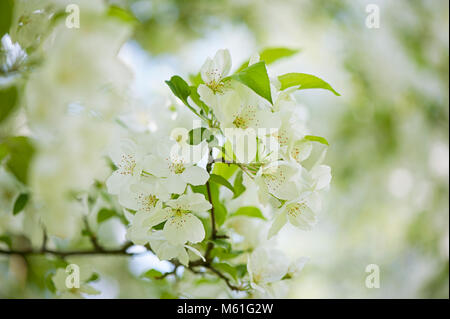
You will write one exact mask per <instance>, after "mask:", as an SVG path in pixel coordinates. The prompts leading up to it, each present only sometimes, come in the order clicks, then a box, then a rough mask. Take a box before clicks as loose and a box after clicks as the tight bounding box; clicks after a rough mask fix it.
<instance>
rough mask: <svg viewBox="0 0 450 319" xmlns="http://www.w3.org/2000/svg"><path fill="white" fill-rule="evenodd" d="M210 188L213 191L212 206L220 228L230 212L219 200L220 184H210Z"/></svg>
mask: <svg viewBox="0 0 450 319" xmlns="http://www.w3.org/2000/svg"><path fill="white" fill-rule="evenodd" d="M209 187H210V190H211V204H212V205H213V207H214V215H215V217H216V223H217V225H218V226H221V225H222V224H223V223H224V222H225V220H226V218H227V215H228V211H227V208H226V207H225V205H223V204H222V202H221V201H220V199H219V184H216V183H209ZM206 198H208V197H206Z"/></svg>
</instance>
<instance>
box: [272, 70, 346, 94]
mask: <svg viewBox="0 0 450 319" xmlns="http://www.w3.org/2000/svg"><path fill="white" fill-rule="evenodd" d="M278 80H280V82H281V89H282V90H284V89H287V88H289V87H291V86H296V85H300V87H299V88H298V89H299V90H304V89H325V90H329V91H331V92H333V93H334V94H335V95H337V96H340V94H339V93H338V92H336V91H335V90H334V89H333V88H332V87H331V85H330V84H328V83H327V82H325V81H324V80H322V79H320V78H318V77H317V76H314V75H311V74H306V73H286V74H283V75H280V76H279V77H278Z"/></svg>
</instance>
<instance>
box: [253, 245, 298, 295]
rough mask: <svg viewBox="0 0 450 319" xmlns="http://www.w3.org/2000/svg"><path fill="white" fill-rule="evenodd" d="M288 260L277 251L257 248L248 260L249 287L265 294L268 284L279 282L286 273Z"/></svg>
mask: <svg viewBox="0 0 450 319" xmlns="http://www.w3.org/2000/svg"><path fill="white" fill-rule="evenodd" d="M288 269H289V259H288V258H287V257H286V255H285V254H284V253H283V252H282V251H280V250H277V249H268V248H264V247H258V248H257V249H255V250H254V251H253V252H252V254H251V255H250V257H249V258H248V263H247V271H248V274H249V276H250V286H251V287H252V288H253V289H256V290H258V291H259V292H265V290H267V289H268V287H269V286H270V284H272V283H274V282H277V281H280V280H281V279H282V278H283V277H284V276H285V275H286V274H287V272H288Z"/></svg>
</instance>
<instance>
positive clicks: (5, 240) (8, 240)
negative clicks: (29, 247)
mask: <svg viewBox="0 0 450 319" xmlns="http://www.w3.org/2000/svg"><path fill="white" fill-rule="evenodd" d="M0 242H3V243H5V244H6V245H7V246H8V247H9V248H10V249H11V247H12V241H11V237H9V236H6V235H1V236H0Z"/></svg>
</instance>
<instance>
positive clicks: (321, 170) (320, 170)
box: [311, 165, 331, 190]
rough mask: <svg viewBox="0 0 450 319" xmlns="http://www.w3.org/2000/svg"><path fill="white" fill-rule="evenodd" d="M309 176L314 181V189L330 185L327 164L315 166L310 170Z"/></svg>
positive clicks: (329, 169)
mask: <svg viewBox="0 0 450 319" xmlns="http://www.w3.org/2000/svg"><path fill="white" fill-rule="evenodd" d="M311 176H312V178H313V179H314V180H315V181H316V187H315V189H316V190H321V189H324V188H326V187H328V186H329V185H330V182H331V167H330V166H327V165H319V166H315V167H314V168H313V169H312V170H311Z"/></svg>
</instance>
